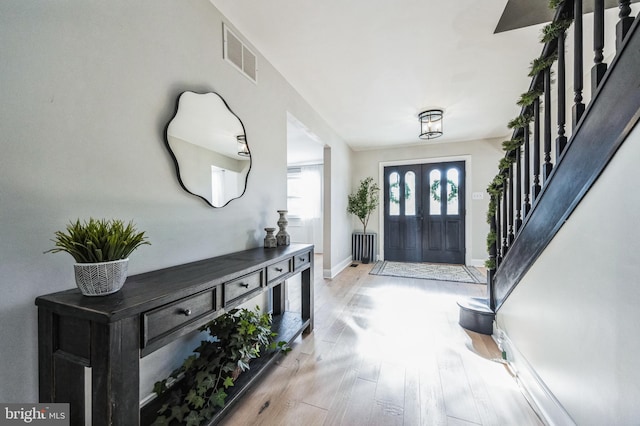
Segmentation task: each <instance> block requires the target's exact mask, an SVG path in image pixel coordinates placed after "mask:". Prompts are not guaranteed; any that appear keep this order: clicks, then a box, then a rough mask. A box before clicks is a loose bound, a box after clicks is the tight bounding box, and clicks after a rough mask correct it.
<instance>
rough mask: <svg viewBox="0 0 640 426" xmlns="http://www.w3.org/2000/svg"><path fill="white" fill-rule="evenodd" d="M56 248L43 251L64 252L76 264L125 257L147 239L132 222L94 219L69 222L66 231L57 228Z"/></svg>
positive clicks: (145, 242) (146, 242) (108, 260)
mask: <svg viewBox="0 0 640 426" xmlns="http://www.w3.org/2000/svg"><path fill="white" fill-rule="evenodd" d="M55 236H56V237H55V239H53V240H51V241H53V242H54V243H55V248H52V249H51V250H47V251H46V252H45V253H49V252H51V253H57V252H61V251H63V252H67V253H69V254H70V255H71V256H73V258H74V259H75V260H76V262H77V263H98V262H110V261H113V260H120V259H126V258H127V257H129V255H130V254H131V252H133V251H134V250H135V249H137V248H138V247H140V246H141V245H144V244H151V243H149V242H148V241H147V237H145V235H144V232H138V231H137V230H136V228H135V226H134V224H133V222H129V223H128V224H127V225H125V224H124V222H123V221H121V220H119V219H112V220H107V219H100V220H98V219H94V218H90V219H89V220H88V221H86V220H85V221H84V222H80V219H77V220H76V221H75V222H70V223H69V224H68V225H67V229H66V232H63V231H56V232H55Z"/></svg>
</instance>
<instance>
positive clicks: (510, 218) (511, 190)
mask: <svg viewBox="0 0 640 426" xmlns="http://www.w3.org/2000/svg"><path fill="white" fill-rule="evenodd" d="M511 154H512V153H509V155H511ZM513 180H514V176H513V163H511V165H510V166H509V246H511V244H512V243H513V240H514V239H515V238H516V237H515V235H514V233H513V210H514V207H515V206H514V203H513V190H514V185H513Z"/></svg>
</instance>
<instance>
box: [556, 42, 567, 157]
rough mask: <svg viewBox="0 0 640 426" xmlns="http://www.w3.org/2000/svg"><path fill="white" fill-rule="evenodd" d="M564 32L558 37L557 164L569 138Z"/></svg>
mask: <svg viewBox="0 0 640 426" xmlns="http://www.w3.org/2000/svg"><path fill="white" fill-rule="evenodd" d="M565 37H566V34H565V33H564V32H562V33H560V34H559V35H558V70H557V72H558V137H557V138H556V163H557V162H558V158H560V155H561V154H562V152H563V151H564V148H565V146H567V137H566V136H565V135H564V125H565V122H566V101H565V99H566V92H565V65H566V63H565V58H564V40H565Z"/></svg>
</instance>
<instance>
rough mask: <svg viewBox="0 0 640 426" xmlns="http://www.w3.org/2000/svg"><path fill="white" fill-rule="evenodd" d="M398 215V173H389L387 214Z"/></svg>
mask: <svg viewBox="0 0 640 426" xmlns="http://www.w3.org/2000/svg"><path fill="white" fill-rule="evenodd" d="M399 215H400V175H399V174H398V172H393V173H391V174H389V216H399Z"/></svg>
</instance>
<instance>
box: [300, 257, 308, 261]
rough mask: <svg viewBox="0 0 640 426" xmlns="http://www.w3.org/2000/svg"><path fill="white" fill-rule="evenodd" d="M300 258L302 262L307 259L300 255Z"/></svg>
mask: <svg viewBox="0 0 640 426" xmlns="http://www.w3.org/2000/svg"><path fill="white" fill-rule="evenodd" d="M298 260H300V262H304V261H305V260H307V259H305V258H304V257H299V258H298Z"/></svg>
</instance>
